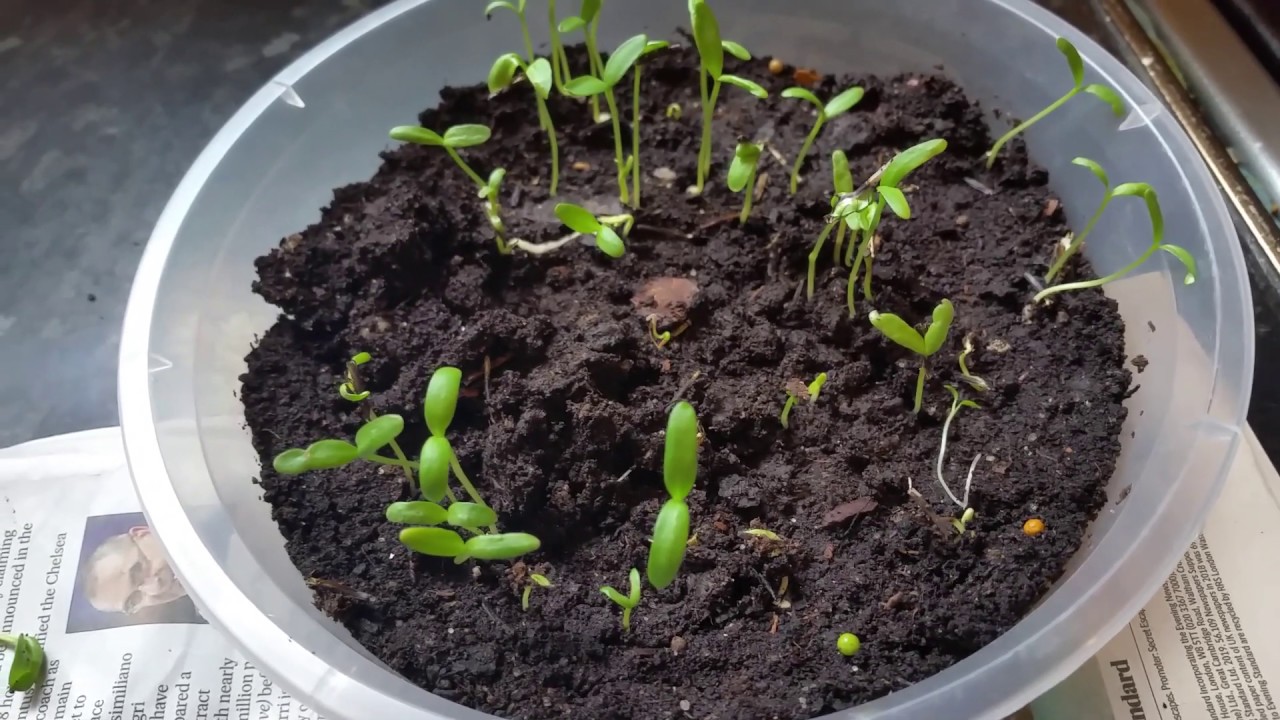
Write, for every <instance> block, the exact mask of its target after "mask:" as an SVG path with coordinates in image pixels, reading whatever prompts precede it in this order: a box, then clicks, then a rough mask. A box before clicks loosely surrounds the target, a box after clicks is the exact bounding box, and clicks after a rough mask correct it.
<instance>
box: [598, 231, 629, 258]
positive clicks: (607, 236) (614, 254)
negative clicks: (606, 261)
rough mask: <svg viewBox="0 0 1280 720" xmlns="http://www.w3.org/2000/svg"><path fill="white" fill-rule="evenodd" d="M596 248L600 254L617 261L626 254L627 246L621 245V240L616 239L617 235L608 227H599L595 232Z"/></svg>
mask: <svg viewBox="0 0 1280 720" xmlns="http://www.w3.org/2000/svg"><path fill="white" fill-rule="evenodd" d="M596 247H598V248H600V252H602V253H604V254H605V255H608V256H609V257H611V258H614V259H617V258H620V257H622V256H623V255H625V254H626V252H627V246H626V245H624V244H623V242H622V238H620V237H618V233H617V231H616V230H614V229H613V228H611V227H609V226H608V225H601V226H600V229H599V230H597V231H596Z"/></svg>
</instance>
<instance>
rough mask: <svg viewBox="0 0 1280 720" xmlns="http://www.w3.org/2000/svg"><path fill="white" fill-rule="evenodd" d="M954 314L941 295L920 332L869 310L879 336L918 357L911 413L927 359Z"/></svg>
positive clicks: (920, 399) (920, 393) (921, 398)
mask: <svg viewBox="0 0 1280 720" xmlns="http://www.w3.org/2000/svg"><path fill="white" fill-rule="evenodd" d="M954 316H955V309H954V308H953V307H952V306H951V301H950V300H948V299H946V298H943V299H942V302H940V303H938V306H937V307H935V308H934V309H933V317H932V320H931V322H930V323H929V327H928V328H927V329H926V330H925V332H924V334H923V335H921V334H920V331H919V330H916V329H915V328H913V327H911V326H910V325H908V324H907V322H906V321H905V320H903V319H902V318H900V317H898V316H897V315H894V314H893V313H880V312H874V311H873V312H872V313H871V325H872V326H874V327H875V329H877V330H879V331H880V333H881V334H882V335H884V336H885V337H887V338H889V339H890V340H892V341H893V342H895V343H897V344H898V345H901V346H902V347H904V348H906V349H908V350H910V351H911V352H913V353H915V354H916V355H919V356H920V373H919V378H918V379H917V380H916V396H915V405H914V406H913V407H912V409H911V412H913V413H918V412H920V405H921V403H922V402H923V401H924V381H925V378H926V377H927V376H928V370H927V369H926V367H927V363H928V361H929V358H930V357H932V356H933V355H934V353H936V352H938V351H939V350H941V349H942V344H943V343H944V342H946V340H947V332H948V331H949V330H950V329H951V320H952V318H953V317H954Z"/></svg>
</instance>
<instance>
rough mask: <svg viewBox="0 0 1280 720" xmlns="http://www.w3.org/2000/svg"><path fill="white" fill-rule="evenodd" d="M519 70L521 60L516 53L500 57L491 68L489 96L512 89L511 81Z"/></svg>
mask: <svg viewBox="0 0 1280 720" xmlns="http://www.w3.org/2000/svg"><path fill="white" fill-rule="evenodd" d="M519 68H520V58H519V57H518V56H517V55H516V54H515V53H507V54H506V55H500V56H498V59H497V60H494V61H493V67H491V68H489V80H488V85H489V94H490V95H492V94H494V93H497V92H499V91H501V90H505V89H506V88H508V87H510V85H511V80H512V79H513V78H514V77H515V76H516V70H518V69H519Z"/></svg>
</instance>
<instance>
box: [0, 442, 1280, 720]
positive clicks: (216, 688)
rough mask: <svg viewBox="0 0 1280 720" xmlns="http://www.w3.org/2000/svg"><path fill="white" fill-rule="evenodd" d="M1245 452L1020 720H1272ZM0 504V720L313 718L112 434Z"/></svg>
mask: <svg viewBox="0 0 1280 720" xmlns="http://www.w3.org/2000/svg"><path fill="white" fill-rule="evenodd" d="M1245 440H1246V442H1245V443H1243V444H1242V448H1241V452H1240V453H1239V456H1238V458H1237V460H1236V464H1235V466H1234V468H1233V470H1232V474H1231V478H1230V480H1229V481H1228V482H1227V487H1226V489H1225V491H1224V493H1223V497H1222V499H1221V501H1220V502H1219V504H1218V506H1217V508H1216V509H1215V510H1214V512H1213V514H1212V515H1211V516H1210V518H1209V520H1208V522H1207V523H1206V525H1205V527H1204V532H1203V533H1202V534H1201V535H1200V536H1199V537H1198V538H1197V539H1196V541H1195V542H1194V543H1193V544H1192V546H1191V548H1190V549H1189V550H1188V551H1187V554H1186V556H1185V557H1184V558H1183V560H1182V562H1181V563H1180V564H1179V565H1178V567H1177V568H1176V569H1175V570H1174V572H1173V574H1171V575H1170V576H1169V579H1168V581H1166V583H1165V584H1164V586H1163V588H1161V590H1160V591H1159V592H1157V593H1156V595H1155V597H1153V598H1152V599H1151V602H1150V603H1148V604H1147V606H1146V608H1145V609H1144V610H1143V611H1142V612H1140V613H1139V614H1138V617H1136V618H1134V620H1133V621H1132V622H1131V623H1129V625H1128V627H1126V628H1125V629H1124V630H1123V631H1122V632H1121V633H1120V634H1119V635H1118V636H1116V638H1115V639H1114V640H1112V641H1111V642H1110V643H1108V644H1107V645H1106V646H1105V647H1104V648H1103V650H1102V652H1100V653H1099V654H1098V655H1097V656H1096V657H1095V658H1094V660H1093V661H1092V662H1090V663H1086V664H1085V666H1084V667H1082V668H1081V669H1080V670H1078V671H1077V672H1076V673H1075V674H1073V675H1072V676H1071V677H1070V678H1069V679H1068V680H1067V681H1066V682H1064V683H1062V684H1061V685H1059V686H1058V687H1057V688H1055V689H1054V690H1052V691H1050V692H1049V693H1047V694H1045V695H1044V696H1043V697H1041V698H1040V699H1038V700H1037V701H1035V702H1034V703H1033V704H1032V705H1031V707H1030V708H1028V709H1027V710H1026V711H1024V712H1023V713H1020V714H1019V716H1018V717H1019V718H1022V717H1027V716H1028V715H1030V716H1033V717H1034V720H1082V719H1084V720H1091V719H1094V718H1096V719H1098V720H1107V719H1109V718H1115V719H1116V720H1157V719H1158V720H1227V719H1229V718H1257V719H1258V720H1280V705H1278V704H1277V700H1280V686H1277V685H1273V682H1280V643H1276V642H1274V640H1275V639H1276V637H1277V634H1278V631H1277V626H1276V621H1275V615H1274V613H1272V612H1268V610H1269V609H1270V608H1272V607H1275V603H1276V598H1277V597H1280V575H1278V574H1272V573H1267V572H1262V573H1259V572H1258V568H1259V565H1258V562H1259V560H1260V559H1261V561H1262V563H1263V567H1265V564H1266V563H1267V562H1269V561H1271V560H1272V559H1274V558H1280V503H1278V502H1277V499H1276V496H1275V494H1274V493H1275V492H1276V489H1277V488H1280V477H1278V476H1277V475H1276V471H1275V469H1274V468H1273V467H1272V465H1271V463H1270V461H1268V460H1267V458H1266V455H1265V454H1264V453H1263V452H1262V450H1261V448H1260V447H1259V446H1258V443H1257V440H1256V439H1255V438H1254V437H1253V435H1252V433H1247V434H1246V438H1245ZM0 497H2V498H3V506H2V507H0V533H3V534H2V536H0V587H3V588H4V590H5V606H4V622H3V628H0V629H2V630H3V631H4V632H13V633H26V634H28V635H32V636H35V637H36V638H37V639H38V640H39V641H40V643H41V644H42V645H43V646H44V648H45V652H46V655H47V657H48V667H47V671H46V674H45V679H44V682H43V684H41V685H40V686H38V688H37V689H36V690H33V691H31V692H29V693H18V694H14V693H7V694H5V695H4V696H3V698H0V720H197V719H198V720H314V719H316V718H318V717H319V716H318V715H317V714H316V713H315V712H314V711H312V710H310V709H309V708H307V707H306V705H305V704H303V703H301V702H299V701H298V700H297V699H296V698H293V697H290V695H289V694H288V693H287V692H286V691H285V690H284V689H283V688H281V687H279V686H277V685H275V684H274V683H273V682H272V681H271V679H270V678H268V677H266V676H264V675H263V674H262V673H261V672H260V671H259V670H258V668H256V667H254V665H253V664H252V663H251V662H250V661H248V660H247V659H245V657H244V656H243V655H241V654H240V653H238V652H237V651H236V650H235V649H234V648H233V647H232V646H231V644H230V643H229V641H227V640H226V639H225V638H223V637H222V636H221V635H220V634H219V633H218V632H217V631H216V630H214V629H213V628H212V627H210V626H209V625H207V624H206V623H205V621H204V620H203V619H202V618H201V617H200V613H199V612H198V611H197V609H196V607H195V605H194V604H193V603H192V602H191V599H190V598H189V597H187V595H186V592H185V591H184V590H183V589H182V585H181V583H180V582H179V581H178V579H177V577H176V576H175V575H174V573H173V570H172V569H171V568H170V567H169V564H168V561H167V560H166V559H165V557H164V553H163V550H162V549H161V547H160V544H159V541H158V540H157V539H156V537H155V536H154V535H152V534H151V532H150V530H149V528H148V527H147V523H146V519H145V518H144V517H143V515H142V513H141V512H140V508H139V505H138V500H137V497H136V495H135V494H134V491H133V484H132V482H131V481H130V479H129V474H128V470H127V468H126V466H125V461H124V451H123V448H122V446H121V440H120V434H119V431H118V429H115V428H108V429H103V430H92V431H88V432H83V433H75V434H72V435H63V436H60V437H56V438H49V439H46V440H39V441H36V442H32V443H27V444H25V445H20V446H17V447H14V448H9V449H7V450H0ZM10 654H11V651H9V650H7V649H5V650H0V668H3V669H0V674H4V673H7V672H8V670H7V667H8V664H9V661H10ZM348 720H367V719H365V718H359V719H355V718H351V719H348ZM957 720H960V719H957Z"/></svg>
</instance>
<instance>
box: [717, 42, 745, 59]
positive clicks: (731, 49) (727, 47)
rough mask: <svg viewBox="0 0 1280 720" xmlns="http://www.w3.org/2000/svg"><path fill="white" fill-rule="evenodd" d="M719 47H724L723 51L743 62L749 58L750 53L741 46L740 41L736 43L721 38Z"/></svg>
mask: <svg viewBox="0 0 1280 720" xmlns="http://www.w3.org/2000/svg"><path fill="white" fill-rule="evenodd" d="M720 47H722V48H724V51H725V52H727V53H729V54H730V55H732V56H734V57H736V58H738V59H739V60H742V61H744V62H745V61H747V60H750V59H751V53H750V52H749V51H748V50H747V49H746V48H744V47H742V44H741V43H736V42H734V41H732V40H721V41H720Z"/></svg>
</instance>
